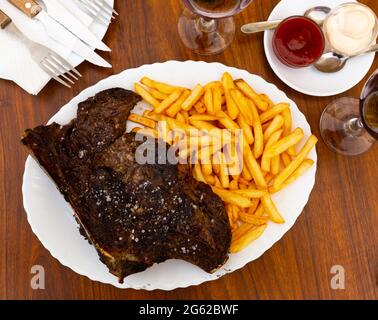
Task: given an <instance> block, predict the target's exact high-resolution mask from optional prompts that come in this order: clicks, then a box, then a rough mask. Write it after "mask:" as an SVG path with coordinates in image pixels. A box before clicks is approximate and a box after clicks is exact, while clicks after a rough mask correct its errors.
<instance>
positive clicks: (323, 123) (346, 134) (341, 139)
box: [320, 70, 378, 156]
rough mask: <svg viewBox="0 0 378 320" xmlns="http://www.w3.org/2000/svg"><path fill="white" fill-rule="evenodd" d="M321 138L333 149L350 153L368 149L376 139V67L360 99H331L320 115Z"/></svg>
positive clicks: (377, 137) (377, 133) (362, 151)
mask: <svg viewBox="0 0 378 320" xmlns="http://www.w3.org/2000/svg"><path fill="white" fill-rule="evenodd" d="M320 132H321V135H322V138H323V140H324V142H325V143H326V144H327V145H328V146H329V147H330V148H331V149H332V150H333V151H335V152H337V153H340V154H343V155H347V156H353V155H358V154H361V153H364V152H366V151H368V150H369V149H370V148H371V146H372V145H373V144H374V142H375V140H378V70H376V71H375V72H374V73H373V74H372V76H371V77H370V78H369V80H368V81H367V82H366V84H365V86H364V89H363V90H362V93H361V97H360V99H355V98H348V97H345V98H340V99H338V100H335V101H334V102H332V103H330V104H329V105H328V106H327V107H326V109H325V110H324V112H323V114H322V117H321V119H320Z"/></svg>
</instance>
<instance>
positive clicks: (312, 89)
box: [264, 0, 375, 97]
mask: <svg viewBox="0 0 378 320" xmlns="http://www.w3.org/2000/svg"><path fill="white" fill-rule="evenodd" d="M344 2H352V1H345V0H303V1H298V0H282V1H281V2H279V3H278V4H277V6H276V7H275V8H274V9H273V11H272V13H271V15H270V16H269V20H276V19H284V18H286V17H289V16H292V15H302V14H303V13H304V12H305V11H306V10H307V9H309V8H312V7H315V6H320V5H322V6H328V7H331V8H333V7H336V6H337V5H339V4H341V3H344ZM273 34H274V31H266V32H265V36H264V47H265V54H266V57H267V59H268V62H269V64H270V66H271V68H272V69H273V71H274V72H275V74H276V75H277V76H278V77H279V78H280V79H281V80H282V81H283V82H285V83H286V84H287V85H288V86H289V87H291V88H293V89H295V90H297V91H299V92H302V93H304V94H307V95H311V96H318V97H326V96H333V95H337V94H339V93H343V92H345V91H347V90H349V89H350V88H352V87H354V86H355V85H356V84H357V83H359V82H360V81H361V80H362V79H363V78H364V77H365V75H366V74H367V73H368V72H369V69H370V67H371V66H372V64H373V61H374V57H375V54H374V53H370V54H366V55H365V56H362V57H356V58H353V59H351V60H349V61H348V62H347V64H346V66H345V67H344V69H342V70H341V71H339V72H337V73H333V74H326V73H322V72H320V71H318V70H316V69H315V67H312V66H311V67H307V68H301V69H293V68H289V67H287V66H285V65H284V64H283V63H282V62H280V61H279V60H278V59H277V57H276V55H275V54H274V52H273V48H272V37H273Z"/></svg>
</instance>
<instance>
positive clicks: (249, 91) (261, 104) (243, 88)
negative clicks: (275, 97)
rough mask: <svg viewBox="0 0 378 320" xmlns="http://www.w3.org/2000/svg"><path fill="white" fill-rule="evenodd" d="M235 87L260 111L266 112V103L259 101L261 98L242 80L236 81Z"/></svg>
mask: <svg viewBox="0 0 378 320" xmlns="http://www.w3.org/2000/svg"><path fill="white" fill-rule="evenodd" d="M235 83H236V85H237V86H238V88H239V89H240V90H241V91H242V92H243V93H244V94H245V95H246V96H247V97H248V98H250V99H252V101H253V102H254V103H255V104H256V106H257V107H258V108H259V109H260V110H261V111H266V110H267V109H268V103H267V102H266V101H264V100H263V99H261V97H260V96H259V95H258V94H257V93H256V92H255V91H254V90H253V89H252V88H251V87H250V86H249V85H248V83H246V82H245V81H244V80H237V81H236V82H235Z"/></svg>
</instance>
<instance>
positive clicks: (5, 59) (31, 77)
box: [0, 0, 113, 95]
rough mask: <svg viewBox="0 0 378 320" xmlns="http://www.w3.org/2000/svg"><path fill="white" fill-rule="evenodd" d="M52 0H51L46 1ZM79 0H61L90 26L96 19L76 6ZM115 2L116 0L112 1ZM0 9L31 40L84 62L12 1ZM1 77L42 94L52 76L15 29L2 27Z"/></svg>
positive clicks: (74, 62) (2, 1)
mask: <svg viewBox="0 0 378 320" xmlns="http://www.w3.org/2000/svg"><path fill="white" fill-rule="evenodd" d="M44 1H49V0H44ZM74 1H75V0H59V2H60V3H61V4H62V5H64V6H65V7H66V9H68V10H70V11H71V13H73V14H74V15H75V16H76V17H77V18H78V19H80V20H81V21H82V22H83V23H84V24H85V25H86V26H88V27H89V26H90V25H91V24H92V22H93V20H92V18H90V17H89V16H88V15H87V14H85V13H84V11H82V10H80V9H79V10H78V9H76V10H75V8H77V7H76V4H75V3H74ZM109 3H111V4H113V1H109ZM0 9H1V10H3V11H4V12H5V13H6V14H7V15H8V16H10V17H11V19H12V21H13V23H14V24H15V25H16V26H17V28H18V29H19V30H20V31H21V32H22V33H23V34H24V35H26V36H27V37H28V38H30V39H31V40H33V41H35V42H38V43H40V44H42V45H44V46H46V47H48V48H50V49H52V50H54V51H55V52H57V53H58V54H59V55H61V56H62V57H63V58H65V59H67V61H69V62H70V63H71V64H72V65H77V63H78V62H80V61H81V59H80V57H78V56H77V55H76V54H74V53H72V52H71V50H69V49H66V48H65V47H64V46H62V45H61V44H60V43H58V42H56V41H55V40H53V39H51V38H50V37H49V36H48V35H47V33H46V32H45V29H44V27H43V25H42V24H41V23H40V22H39V21H38V20H36V19H30V18H28V17H27V16H25V14H23V13H22V12H21V11H20V10H18V9H17V8H16V7H14V6H13V5H12V4H11V3H9V2H8V0H0ZM0 78H3V79H8V80H12V81H14V82H15V83H16V84H17V85H19V86H20V87H22V88H23V89H24V90H26V91H27V92H28V93H30V94H34V95H36V94H38V93H39V92H40V91H41V90H42V89H43V87H44V86H45V85H46V84H47V83H48V82H49V80H50V79H51V78H50V76H49V75H47V74H46V73H45V72H44V71H43V70H41V69H40V68H39V66H38V65H37V64H36V63H35V62H34V61H33V59H32V58H31V56H30V54H29V51H28V50H27V48H26V47H25V45H24V44H23V43H22V42H21V41H20V40H19V39H18V38H17V37H15V36H14V35H13V34H12V33H11V32H9V31H7V28H5V29H4V30H1V29H0Z"/></svg>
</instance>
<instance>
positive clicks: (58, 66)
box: [0, 10, 82, 88]
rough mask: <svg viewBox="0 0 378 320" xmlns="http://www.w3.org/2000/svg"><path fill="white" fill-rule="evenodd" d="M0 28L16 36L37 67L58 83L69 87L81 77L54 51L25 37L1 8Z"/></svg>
mask: <svg viewBox="0 0 378 320" xmlns="http://www.w3.org/2000/svg"><path fill="white" fill-rule="evenodd" d="M0 28H1V29H5V28H7V30H9V31H10V32H12V33H13V34H14V35H15V36H16V37H18V38H19V39H20V41H22V43H23V44H24V45H25V46H26V48H27V49H28V50H29V53H30V55H31V57H32V59H33V60H34V61H35V62H36V63H37V64H38V65H39V67H40V68H41V69H42V70H43V71H45V72H46V73H47V74H48V75H49V76H50V77H52V78H53V79H55V80H56V81H58V82H59V83H60V84H62V85H64V86H66V87H67V88H71V86H70V84H74V83H75V82H74V81H73V80H76V81H77V80H79V77H82V75H81V74H80V72H79V71H77V70H76V69H75V68H74V67H73V66H72V65H71V64H70V63H69V62H68V61H66V60H65V59H63V58H62V57H61V56H60V55H58V54H57V53H56V52H54V51H52V50H50V49H49V48H47V47H45V46H43V45H41V44H39V43H36V42H34V41H32V40H30V39H29V38H27V37H26V36H25V35H24V34H23V33H22V32H21V31H20V30H19V29H18V28H17V26H16V25H15V24H14V23H12V19H11V18H10V17H9V16H7V15H6V14H5V13H4V12H3V11H1V10H0ZM68 76H70V77H71V78H69V77H68Z"/></svg>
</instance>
